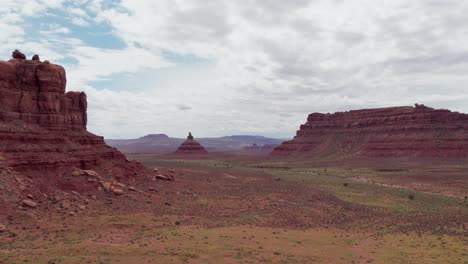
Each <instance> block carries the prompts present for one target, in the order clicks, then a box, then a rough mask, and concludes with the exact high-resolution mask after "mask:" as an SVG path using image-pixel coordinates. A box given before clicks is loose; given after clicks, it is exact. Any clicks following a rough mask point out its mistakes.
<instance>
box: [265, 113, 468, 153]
mask: <svg viewBox="0 0 468 264" xmlns="http://www.w3.org/2000/svg"><path fill="white" fill-rule="evenodd" d="M301 154H302V155H310V156H314V157H326V156H333V157H349V156H366V157H402V156H413V157H442V158H462V159H465V158H468V114H461V113H458V112H451V111H449V110H438V109H433V108H429V107H426V106H424V105H418V104H416V106H415V107H390V108H379V109H364V110H354V111H349V112H338V113H334V114H321V113H313V114H310V115H309V117H308V118H307V123H305V124H303V125H301V127H300V130H298V131H297V134H296V136H295V137H294V139H293V140H290V141H286V142H284V143H283V144H282V145H280V146H279V147H277V148H275V149H274V151H273V152H272V155H301Z"/></svg>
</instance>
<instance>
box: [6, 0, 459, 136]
mask: <svg viewBox="0 0 468 264" xmlns="http://www.w3.org/2000/svg"><path fill="white" fill-rule="evenodd" d="M467 12H468V3H464V2H462V1H456V0H444V1H442V0H431V1H425V0H417V1H404V0H395V1H385V2H382V1H374V0H357V1H338V0H334V1H328V0H313V1H307V0H291V1H275V0H246V1H227V0H220V1H195V0H193V1H190V0H189V1H178V0H177V1H172V0H160V1H145V0H122V1H105V0H89V1H85V0H83V1H39V0H36V1H34V0H31V1H23V2H18V1H5V3H4V2H3V1H2V5H1V6H0V14H1V15H2V22H0V30H1V31H2V33H3V35H2V37H1V38H0V52H2V53H3V54H5V52H7V54H9V52H11V50H12V49H14V48H17V47H18V46H21V47H22V48H25V50H26V52H31V53H32V52H40V53H41V57H42V58H44V59H52V60H56V61H58V62H62V64H64V65H65V66H66V68H67V70H68V71H67V72H68V79H69V89H84V90H86V91H87V92H88V93H89V95H88V98H89V100H90V106H89V113H90V118H89V126H90V129H91V130H92V131H95V132H97V133H99V134H103V135H105V136H106V137H137V136H140V135H142V134H144V133H155V132H162V133H168V134H171V135H174V136H184V134H185V133H186V131H187V130H192V131H193V132H194V133H197V134H198V135H200V136H214V135H226V134H234V133H241V134H249V133H255V134H264V135H270V136H281V137H287V136H289V137H290V136H292V135H293V134H294V132H295V130H296V129H297V128H298V125H299V124H300V123H303V122H304V121H305V119H306V117H307V114H308V113H310V112H315V111H323V112H332V111H341V110H348V109H350V108H353V109H355V108H361V107H381V106H392V105H408V104H410V105H412V104H413V103H416V102H418V103H424V104H427V105H431V106H434V107H441V108H449V109H453V110H458V111H464V112H468V103H467V102H468V99H467V98H466V96H464V94H467V88H466V83H467V82H468V77H467V76H466V72H467V70H468V55H467V54H468V45H467V44H468V30H467V29H466V24H468V16H466V13H467ZM46 17H48V18H49V20H47V19H46ZM41 18H42V20H41V21H43V23H44V25H43V26H42V27H41V26H36V27H34V28H32V29H31V27H30V26H28V24H30V22H31V21H32V20H37V19H39V20H40V19H41ZM50 18H53V19H50ZM60 18H62V19H60ZM51 20H52V21H51ZM39 24H40V23H39ZM55 24H56V25H57V28H55V31H54V30H51V28H50V26H51V25H55ZM65 28H66V29H68V32H65V31H66V30H64V29H65ZM37 29H39V30H37ZM31 30H36V31H35V33H36V34H31ZM64 33H65V34H64ZM42 54H44V56H42Z"/></svg>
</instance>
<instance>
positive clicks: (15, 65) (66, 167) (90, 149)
mask: <svg viewBox="0 0 468 264" xmlns="http://www.w3.org/2000/svg"><path fill="white" fill-rule="evenodd" d="M65 86H66V74H65V70H64V68H63V67H61V66H59V65H55V64H51V63H49V62H47V61H44V62H41V61H39V60H38V58H36V59H35V60H26V59H24V58H23V57H21V56H18V55H16V56H15V54H14V59H11V60H9V61H0V157H2V161H1V162H2V164H1V165H2V167H8V168H10V169H12V170H14V171H16V172H20V173H22V174H24V175H28V176H30V177H31V179H35V180H37V181H38V182H39V183H38V184H39V186H40V188H43V189H44V190H45V189H51V188H56V187H59V188H68V189H74V188H78V187H77V186H75V185H76V184H75V183H74V181H73V180H69V177H70V176H71V174H72V173H73V172H75V174H76V171H81V170H95V171H96V172H98V173H99V174H100V176H102V177H103V178H107V179H111V178H112V179H114V180H119V181H121V180H123V181H125V180H128V179H130V178H132V179H133V180H134V179H135V178H136V177H134V176H138V175H144V174H145V173H146V172H145V168H144V167H143V166H142V165H141V164H139V163H137V162H133V161H129V160H127V159H126V158H125V156H124V155H123V154H122V153H120V152H119V151H117V150H116V149H115V148H112V147H110V146H108V145H106V144H105V142H104V140H103V138H102V137H99V136H96V135H94V134H92V133H89V132H88V131H87V130H86V123H87V114H86V110H87V101H86V94H85V93H83V92H67V93H65ZM96 182H97V181H96ZM93 184H94V185H96V184H99V183H93V182H92V181H91V180H90V181H89V184H88V183H87V184H84V185H93ZM84 185H83V184H81V183H80V186H81V187H80V188H87V187H86V186H84ZM83 186H84V187H83ZM88 187H90V188H91V186H88ZM93 188H94V187H93Z"/></svg>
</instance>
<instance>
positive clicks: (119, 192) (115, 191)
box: [112, 188, 123, 195]
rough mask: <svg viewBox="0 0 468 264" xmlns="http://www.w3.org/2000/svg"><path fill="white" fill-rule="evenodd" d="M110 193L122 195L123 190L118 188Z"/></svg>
mask: <svg viewBox="0 0 468 264" xmlns="http://www.w3.org/2000/svg"><path fill="white" fill-rule="evenodd" d="M112 192H113V193H114V194H116V195H121V194H123V190H122V189H119V188H113V189H112Z"/></svg>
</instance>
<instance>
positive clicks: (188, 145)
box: [175, 132, 208, 154]
mask: <svg viewBox="0 0 468 264" xmlns="http://www.w3.org/2000/svg"><path fill="white" fill-rule="evenodd" d="M205 153H208V151H207V150H206V149H205V148H204V147H203V146H202V145H201V144H200V143H198V141H196V140H195V139H193V136H192V133H191V132H189V135H188V136H187V140H185V141H184V142H183V143H182V144H181V145H180V146H179V148H177V150H176V151H175V154H205Z"/></svg>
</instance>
